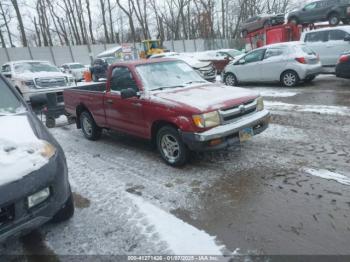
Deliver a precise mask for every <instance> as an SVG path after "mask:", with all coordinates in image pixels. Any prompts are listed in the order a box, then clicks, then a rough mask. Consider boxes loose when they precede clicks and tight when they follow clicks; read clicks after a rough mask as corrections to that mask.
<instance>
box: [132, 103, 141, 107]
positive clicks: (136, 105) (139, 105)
mask: <svg viewBox="0 0 350 262" xmlns="http://www.w3.org/2000/svg"><path fill="white" fill-rule="evenodd" d="M132 105H133V106H134V107H141V106H142V104H141V103H132Z"/></svg>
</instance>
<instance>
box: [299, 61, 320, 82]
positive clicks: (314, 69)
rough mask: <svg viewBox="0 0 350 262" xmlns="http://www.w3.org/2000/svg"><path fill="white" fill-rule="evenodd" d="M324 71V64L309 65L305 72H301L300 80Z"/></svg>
mask: <svg viewBox="0 0 350 262" xmlns="http://www.w3.org/2000/svg"><path fill="white" fill-rule="evenodd" d="M321 73H322V65H321V64H317V65H308V66H307V67H306V68H305V70H303V72H301V73H300V74H299V77H300V80H304V79H306V78H308V77H312V76H318V75H319V74H321Z"/></svg>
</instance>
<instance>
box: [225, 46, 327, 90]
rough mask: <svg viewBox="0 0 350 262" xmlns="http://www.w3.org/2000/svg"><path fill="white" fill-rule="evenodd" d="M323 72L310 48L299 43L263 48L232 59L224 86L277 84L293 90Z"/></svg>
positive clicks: (227, 69)
mask: <svg viewBox="0 0 350 262" xmlns="http://www.w3.org/2000/svg"><path fill="white" fill-rule="evenodd" d="M321 71H322V64H321V62H320V60H319V58H318V56H317V55H316V54H315V52H314V51H312V50H311V49H310V48H309V47H307V46H306V45H305V44H302V43H300V42H289V43H280V44H273V45H269V46H265V47H262V48H259V49H256V50H254V51H251V52H249V53H248V54H246V55H244V56H243V57H241V58H238V59H235V60H234V61H232V62H231V63H230V64H229V65H227V66H226V68H225V70H224V72H223V76H222V77H223V80H224V82H225V84H226V85H230V86H236V85H238V83H241V82H280V83H282V84H283V85H284V86H287V87H293V86H296V85H297V84H298V83H299V82H300V81H304V82H311V81H312V80H314V79H315V77H316V76H317V75H318V74H320V73H321Z"/></svg>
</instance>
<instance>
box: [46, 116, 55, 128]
mask: <svg viewBox="0 0 350 262" xmlns="http://www.w3.org/2000/svg"><path fill="white" fill-rule="evenodd" d="M45 125H46V127H47V128H54V127H55V126H56V119H55V118H53V117H47V118H46V121H45Z"/></svg>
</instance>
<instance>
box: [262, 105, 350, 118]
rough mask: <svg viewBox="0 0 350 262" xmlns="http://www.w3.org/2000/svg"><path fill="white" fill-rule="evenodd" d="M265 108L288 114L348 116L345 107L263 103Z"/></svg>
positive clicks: (348, 109) (348, 111) (347, 109)
mask: <svg viewBox="0 0 350 262" xmlns="http://www.w3.org/2000/svg"><path fill="white" fill-rule="evenodd" d="M265 106H266V108H267V109H270V110H277V111H278V110H281V111H290V112H295V111H297V112H309V113H318V114H324V115H340V116H348V115H350V108H349V107H346V106H325V105H296V104H288V103H283V102H274V101H265Z"/></svg>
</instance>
